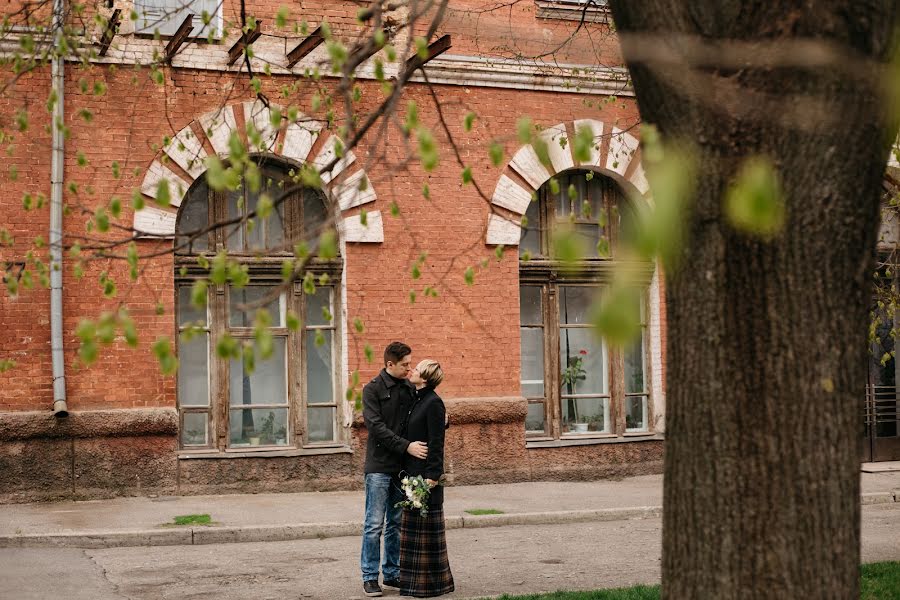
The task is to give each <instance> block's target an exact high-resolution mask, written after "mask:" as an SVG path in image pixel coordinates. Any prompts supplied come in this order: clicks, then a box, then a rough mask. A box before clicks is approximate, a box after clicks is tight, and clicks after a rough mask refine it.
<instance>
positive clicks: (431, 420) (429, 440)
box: [400, 387, 447, 507]
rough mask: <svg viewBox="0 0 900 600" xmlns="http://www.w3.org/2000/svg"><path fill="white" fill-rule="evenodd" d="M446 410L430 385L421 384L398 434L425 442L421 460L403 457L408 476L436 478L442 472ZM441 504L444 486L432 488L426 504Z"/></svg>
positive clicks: (412, 440) (414, 440) (410, 439)
mask: <svg viewBox="0 0 900 600" xmlns="http://www.w3.org/2000/svg"><path fill="white" fill-rule="evenodd" d="M446 415H447V410H446V409H445V408H444V401H443V400H441V397H440V396H438V395H437V393H436V392H435V391H434V388H431V387H424V388H422V389H421V390H418V394H417V398H416V399H415V401H414V402H413V405H412V408H410V410H409V415H408V416H407V419H406V420H405V422H404V424H403V428H402V430H401V433H400V435H401V436H402V437H404V438H406V439H407V440H409V441H410V442H425V443H426V444H428V456H427V457H426V458H425V459H424V460H423V459H421V458H415V457H413V456H411V455H409V454H406V455H405V456H404V459H403V470H404V471H406V474H408V475H411V476H416V475H421V476H422V477H424V478H425V479H433V480H435V481H437V480H438V479H439V478H440V477H441V475H443V474H444V436H445V432H446V425H445V421H446ZM443 504H444V486H441V485H439V486H437V487H434V488H432V490H431V495H430V496H429V497H428V506H430V507H436V506H442V505H443Z"/></svg>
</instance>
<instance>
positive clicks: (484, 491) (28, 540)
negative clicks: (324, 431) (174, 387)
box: [0, 472, 900, 548]
mask: <svg viewBox="0 0 900 600" xmlns="http://www.w3.org/2000/svg"><path fill="white" fill-rule="evenodd" d="M861 477H862V492H863V496H862V501H863V503H864V504H876V503H891V502H895V501H896V502H900V472H880V473H862V474H861ZM661 504H662V476H661V475H648V476H641V477H631V478H627V479H623V480H619V481H612V480H604V481H587V482H529V483H514V484H499V485H480V486H454V487H451V488H448V490H447V493H446V502H445V514H446V516H447V526H448V528H450V529H458V528H475V527H496V526H503V525H522V524H530V525H538V524H554V523H571V522H581V521H611V520H619V519H635V518H646V517H655V516H658V515H659V514H660V513H661ZM479 509H480V510H492V511H501V512H502V514H490V515H472V514H471V513H469V512H468V511H477V510H479ZM193 514H209V515H210V516H211V517H212V519H213V521H214V524H213V525H211V526H192V527H189V526H183V527H177V526H174V525H173V519H174V517H176V516H180V515H193ZM362 518H363V493H362V491H352V492H307V493H296V494H252V495H247V494H235V495H215V496H177V497H160V498H115V499H110V500H92V501H83V502H71V501H67V502H55V503H40V504H11V505H2V506H0V547H79V548H108V547H117V546H151V545H187V544H211V543H223V542H260V541H282V540H294V539H308V538H328V537H338V536H347V535H359V534H360V531H361V524H362Z"/></svg>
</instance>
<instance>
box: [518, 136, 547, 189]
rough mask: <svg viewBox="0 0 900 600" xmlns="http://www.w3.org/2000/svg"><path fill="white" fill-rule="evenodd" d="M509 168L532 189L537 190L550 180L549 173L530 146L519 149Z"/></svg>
mask: <svg viewBox="0 0 900 600" xmlns="http://www.w3.org/2000/svg"><path fill="white" fill-rule="evenodd" d="M509 166H510V167H512V168H513V170H514V171H515V172H516V173H518V174H519V175H521V176H522V177H523V178H524V179H525V181H527V182H528V183H529V184H530V185H531V187H533V188H534V189H538V188H539V187H541V186H542V185H543V184H544V182H545V181H547V180H548V179H550V171H548V170H547V169H546V167H544V165H542V164H541V161H540V159H539V158H538V155H537V153H536V152H535V151H534V147H533V146H532V145H531V144H529V145H527V146H523V147H522V148H520V149H519V151H518V152H516V154H515V156H513V158H512V160H511V161H510V163H509Z"/></svg>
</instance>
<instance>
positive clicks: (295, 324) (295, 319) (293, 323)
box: [286, 310, 300, 331]
mask: <svg viewBox="0 0 900 600" xmlns="http://www.w3.org/2000/svg"><path fill="white" fill-rule="evenodd" d="M286 324H287V328H288V329H290V330H291V331H297V330H298V329H300V317H299V316H297V313H295V312H294V311H292V310H289V311H287V317H286Z"/></svg>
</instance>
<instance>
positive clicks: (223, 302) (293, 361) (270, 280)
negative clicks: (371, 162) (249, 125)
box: [175, 164, 342, 451]
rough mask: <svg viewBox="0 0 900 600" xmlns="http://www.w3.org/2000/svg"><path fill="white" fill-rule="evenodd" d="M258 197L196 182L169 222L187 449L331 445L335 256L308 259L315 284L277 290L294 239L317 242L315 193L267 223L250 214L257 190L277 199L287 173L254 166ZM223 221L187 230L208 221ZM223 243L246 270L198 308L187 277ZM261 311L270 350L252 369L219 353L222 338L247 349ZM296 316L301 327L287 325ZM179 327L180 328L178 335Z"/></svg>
mask: <svg viewBox="0 0 900 600" xmlns="http://www.w3.org/2000/svg"><path fill="white" fill-rule="evenodd" d="M259 167H260V171H261V173H262V184H261V186H260V189H259V191H258V192H253V191H251V190H250V189H249V186H242V187H241V188H240V189H239V190H237V191H231V192H214V191H213V190H211V189H210V188H209V186H208V185H207V184H206V182H205V181H204V180H198V181H197V182H196V183H195V184H194V186H193V187H192V188H191V190H190V191H189V192H188V196H187V198H185V200H184V202H183V203H182V207H181V211H180V214H179V217H178V224H177V227H176V232H177V233H176V243H177V244H178V247H179V251H178V255H177V256H176V275H175V277H176V290H177V312H178V325H179V330H180V332H181V333H182V334H181V335H179V342H178V354H179V364H180V368H179V372H178V407H179V413H180V416H181V446H182V447H183V448H185V449H207V450H220V451H227V450H256V449H266V448H268V449H276V448H279V447H303V446H315V445H334V444H337V443H340V442H341V441H342V440H341V436H340V433H339V429H338V428H337V423H338V418H339V415H338V411H339V406H340V405H339V403H338V402H337V395H338V394H339V390H340V386H339V384H338V380H337V379H336V377H337V373H338V372H339V369H338V358H339V350H338V342H337V340H339V339H340V338H339V334H338V325H337V323H336V319H335V318H334V316H333V315H335V314H339V312H338V310H337V309H338V307H337V301H338V298H339V297H340V295H339V294H338V293H337V291H336V290H337V289H338V288H337V286H338V285H339V283H340V274H341V266H342V263H341V259H340V258H337V259H333V260H312V261H310V262H309V263H308V264H307V270H308V271H309V272H310V273H312V274H313V275H314V276H315V277H314V279H315V281H316V282H317V284H318V285H316V286H315V290H312V289H307V290H306V291H304V289H303V288H304V286H303V285H302V284H301V283H299V282H298V283H295V284H293V285H292V286H291V287H290V289H288V290H285V289H284V288H283V286H282V282H283V278H282V265H283V262H284V260H285V259H286V258H291V257H293V252H294V250H293V249H294V247H295V244H297V243H298V242H300V241H301V240H315V239H317V238H318V236H319V234H320V233H321V232H322V230H323V228H325V227H328V226H329V220H328V218H327V216H328V211H327V208H326V201H325V199H324V197H323V196H322V195H321V194H320V193H319V192H317V191H314V190H310V189H302V190H300V191H297V192H296V193H292V194H291V195H289V196H288V197H287V198H285V200H284V202H283V203H281V204H280V205H278V207H277V208H276V209H275V210H273V211H272V212H271V215H270V216H269V217H268V218H266V219H248V218H246V217H248V216H249V214H250V212H252V211H254V210H255V209H256V207H257V205H258V203H259V200H260V197H261V196H262V195H263V194H268V195H269V197H271V198H272V199H276V198H278V197H279V196H281V195H283V192H284V190H285V189H286V187H285V186H286V185H292V184H290V183H289V179H288V177H287V175H286V172H285V171H284V170H283V169H281V168H279V167H277V166H272V165H271V164H260V165H259ZM222 222H227V223H231V224H229V225H227V227H225V228H217V229H215V230H213V231H210V232H209V233H205V234H202V235H199V236H197V237H194V238H193V239H191V236H189V235H188V234H190V233H192V232H198V231H204V230H205V229H206V228H207V226H208V224H209V223H222ZM222 250H226V251H227V252H228V255H229V257H230V258H232V259H234V260H236V261H237V262H238V264H239V265H240V267H241V268H244V269H246V270H247V272H248V274H249V275H250V283H249V284H248V285H245V286H241V287H238V286H235V285H231V284H222V285H214V284H212V283H210V285H209V291H208V294H207V298H208V300H207V306H206V308H205V309H197V308H196V307H195V306H194V305H193V304H191V288H192V286H193V284H194V282H195V281H196V280H197V279H199V278H203V277H204V276H208V272H207V271H205V270H203V269H202V268H200V267H199V266H198V262H202V261H199V255H207V256H209V255H215V254H216V253H218V252H220V251H222ZM259 308H265V309H266V311H267V313H268V315H269V320H268V322H267V323H266V324H265V326H266V329H267V330H268V331H267V333H268V334H269V336H268V337H269V338H270V339H271V355H270V356H269V357H268V358H266V359H262V358H261V357H259V356H258V357H257V358H256V360H255V364H248V363H247V362H245V361H244V360H242V359H241V358H220V357H219V356H218V354H217V352H216V347H217V344H218V343H219V341H220V340H222V339H224V338H226V337H230V338H231V339H233V340H235V341H236V342H237V343H238V344H243V343H247V344H252V343H253V341H254V338H255V336H256V335H257V327H256V322H255V321H256V311H257V310H258V309H259ZM290 313H293V314H296V315H297V316H299V318H300V322H301V323H302V326H301V327H299V328H293V329H292V328H289V327H288V323H287V320H288V315H289V314H290ZM185 334H188V335H185Z"/></svg>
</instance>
